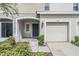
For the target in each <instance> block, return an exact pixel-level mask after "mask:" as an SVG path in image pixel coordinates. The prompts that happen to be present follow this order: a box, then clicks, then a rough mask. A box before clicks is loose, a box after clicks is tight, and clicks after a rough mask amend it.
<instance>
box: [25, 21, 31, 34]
mask: <svg viewBox="0 0 79 59" xmlns="http://www.w3.org/2000/svg"><path fill="white" fill-rule="evenodd" d="M27 24H28V25H29V31H26V25H27ZM29 32H30V23H24V33H29Z"/></svg>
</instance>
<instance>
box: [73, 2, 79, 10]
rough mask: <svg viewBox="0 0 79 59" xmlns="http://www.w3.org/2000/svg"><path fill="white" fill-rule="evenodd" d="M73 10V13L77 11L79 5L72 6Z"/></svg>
mask: <svg viewBox="0 0 79 59" xmlns="http://www.w3.org/2000/svg"><path fill="white" fill-rule="evenodd" d="M73 10H74V11H79V4H78V3H74V4H73Z"/></svg>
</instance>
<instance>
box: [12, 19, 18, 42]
mask: <svg viewBox="0 0 79 59" xmlns="http://www.w3.org/2000/svg"><path fill="white" fill-rule="evenodd" d="M13 36H14V37H15V39H16V41H18V33H17V19H13Z"/></svg>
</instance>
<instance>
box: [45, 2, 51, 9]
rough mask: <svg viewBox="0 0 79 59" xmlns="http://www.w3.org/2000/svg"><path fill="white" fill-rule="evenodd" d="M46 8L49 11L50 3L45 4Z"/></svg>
mask: <svg viewBox="0 0 79 59" xmlns="http://www.w3.org/2000/svg"><path fill="white" fill-rule="evenodd" d="M44 10H45V11H49V10H50V3H45V4H44Z"/></svg>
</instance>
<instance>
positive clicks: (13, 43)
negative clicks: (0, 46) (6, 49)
mask: <svg viewBox="0 0 79 59" xmlns="http://www.w3.org/2000/svg"><path fill="white" fill-rule="evenodd" d="M5 42H7V43H10V44H11V45H16V41H15V38H14V37H12V36H10V37H9V38H8V39H7V40H5V41H4V43H5Z"/></svg>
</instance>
